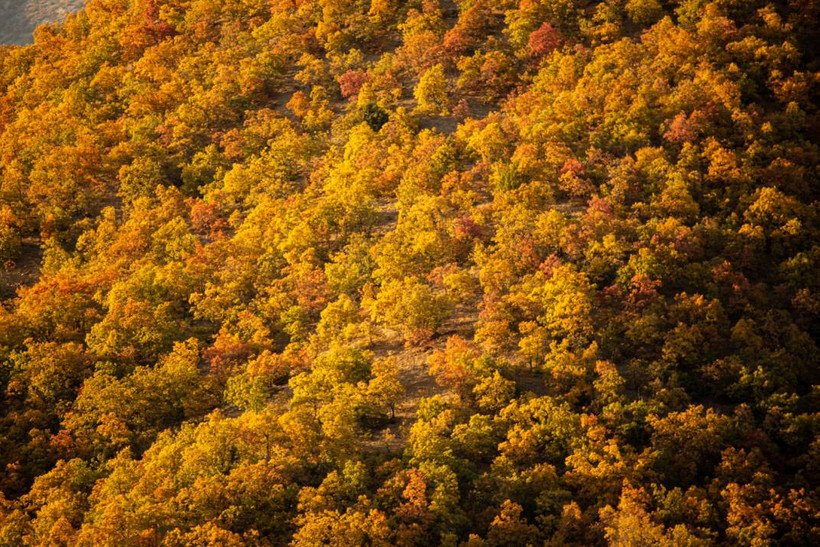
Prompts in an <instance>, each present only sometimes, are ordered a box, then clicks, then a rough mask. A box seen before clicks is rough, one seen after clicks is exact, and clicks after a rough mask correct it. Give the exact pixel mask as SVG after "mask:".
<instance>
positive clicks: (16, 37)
mask: <svg viewBox="0 0 820 547" xmlns="http://www.w3.org/2000/svg"><path fill="white" fill-rule="evenodd" d="M84 3H85V0H0V14H2V17H0V44H28V43H30V42H31V41H32V32H33V31H34V29H35V28H36V27H37V26H39V25H42V24H45V23H52V22H55V21H59V20H60V19H61V18H63V17H64V16H65V15H66V14H69V13H73V12H75V11H77V10H78V9H80V8H81V7H82V5H83V4H84Z"/></svg>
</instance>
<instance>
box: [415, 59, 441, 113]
mask: <svg viewBox="0 0 820 547" xmlns="http://www.w3.org/2000/svg"><path fill="white" fill-rule="evenodd" d="M413 96H414V97H415V98H416V103H417V106H416V111H417V112H419V113H420V114H423V115H433V116H446V115H447V113H448V104H449V99H448V96H447V78H446V76H445V73H444V65H443V64H441V63H439V64H437V65H434V66H433V67H431V68H430V69H428V70H427V71H426V72H425V73H424V74H422V75H421V77H420V78H419V83H418V85H416V89H415V91H414V92H413Z"/></svg>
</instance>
